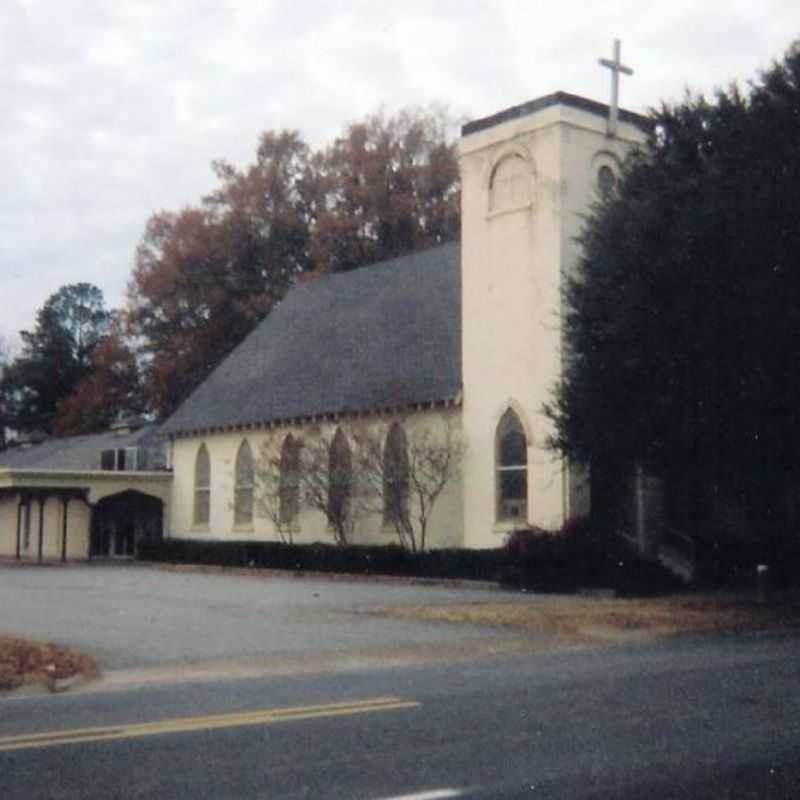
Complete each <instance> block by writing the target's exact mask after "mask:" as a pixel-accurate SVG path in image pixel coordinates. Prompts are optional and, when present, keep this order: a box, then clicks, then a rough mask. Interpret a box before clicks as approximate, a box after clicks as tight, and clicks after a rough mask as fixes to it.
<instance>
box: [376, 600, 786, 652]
mask: <svg viewBox="0 0 800 800" xmlns="http://www.w3.org/2000/svg"><path fill="white" fill-rule="evenodd" d="M371 613H375V614H380V615H382V616H388V617H394V618H400V619H412V620H425V621H430V622H450V623H461V624H473V625H496V626H503V627H509V628H514V629H517V630H521V631H525V632H529V633H532V634H546V635H550V636H552V637H556V638H561V639H569V640H591V639H595V640H604V641H615V640H616V641H629V640H632V639H646V638H654V637H661V636H676V635H680V634H699V633H725V632H744V631H760V630H780V629H786V628H790V627H800V594H798V593H792V594H780V595H778V594H775V595H773V596H772V597H771V598H770V601H769V602H768V603H764V604H762V603H759V602H758V599H757V598H756V596H755V595H754V594H732V593H731V594H728V593H725V594H716V593H714V594H712V593H696V594H689V593H687V594H680V595H672V596H667V597H653V598H643V599H635V598H634V599H630V598H625V599H622V598H606V597H582V596H549V597H548V596H542V595H539V596H532V597H531V599H530V602H528V603H525V602H523V603H491V602H490V603H485V602H480V603H467V604H460V605H442V606H416V607H410V608H409V607H406V608H377V609H373V610H372V612H371Z"/></svg>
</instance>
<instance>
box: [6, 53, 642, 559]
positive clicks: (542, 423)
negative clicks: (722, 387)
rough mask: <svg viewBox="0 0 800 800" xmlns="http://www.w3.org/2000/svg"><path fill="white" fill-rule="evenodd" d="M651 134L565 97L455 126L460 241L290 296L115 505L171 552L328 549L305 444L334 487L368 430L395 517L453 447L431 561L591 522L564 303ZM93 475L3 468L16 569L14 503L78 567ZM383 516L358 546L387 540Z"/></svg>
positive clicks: (632, 119) (323, 280) (18, 519)
mask: <svg viewBox="0 0 800 800" xmlns="http://www.w3.org/2000/svg"><path fill="white" fill-rule="evenodd" d="M616 63H617V66H619V64H618V58H617V62H616ZM615 77H616V74H615ZM648 126H649V121H648V120H647V118H645V117H643V116H640V115H638V114H635V113H632V112H629V111H625V110H622V109H618V108H617V107H616V102H615V100H614V101H612V104H611V106H607V105H605V104H602V103H598V102H595V101H593V100H588V99H586V98H583V97H578V96H575V95H571V94H566V93H563V92H558V93H555V94H551V95H547V96H545V97H540V98H538V99H536V100H533V101H531V102H528V103H525V104H523V105H519V106H515V107H513V108H508V109H506V110H504V111H500V112H499V113H497V114H494V115H492V116H489V117H485V118H482V119H477V120H474V121H472V122H469V123H468V124H466V125H464V127H463V129H462V137H461V140H460V143H459V148H458V150H459V160H460V170H461V183H462V215H461V225H462V231H461V238H460V241H459V242H454V243H449V244H444V245H441V246H439V247H436V248H433V249H430V250H426V251H422V252H418V253H414V254H412V255H408V256H404V257H401V258H397V259H394V260H392V261H388V262H385V263H382V264H377V265H372V266H368V267H363V268H361V269H357V270H354V271H352V272H348V273H337V274H332V275H324V276H320V277H316V278H314V279H312V280H308V281H305V282H302V283H300V284H299V285H297V286H296V287H295V288H293V289H292V290H291V291H290V292H289V293H288V295H287V296H286V298H285V299H284V300H283V301H282V302H281V303H280V304H279V305H278V306H277V307H276V308H275V309H274V311H273V312H272V313H271V314H270V315H269V316H268V317H267V318H266V319H265V320H264V321H263V322H261V323H260V325H259V326H258V327H257V328H256V329H255V330H254V331H253V332H252V333H251V334H250V336H248V337H247V338H246V339H245V340H244V341H243V342H242V343H241V344H240V345H239V346H238V347H237V348H236V349H235V350H234V351H233V352H232V353H231V354H230V356H229V357H228V358H227V359H226V360H225V361H223V362H222V363H221V364H220V365H219V366H218V367H217V368H216V369H215V370H214V371H213V372H212V373H211V375H210V376H209V377H208V378H207V380H206V381H205V382H204V383H202V384H201V385H200V386H199V387H198V388H197V389H196V390H195V391H194V393H193V394H192V395H191V396H190V397H189V398H188V399H187V400H186V401H185V402H184V403H183V405H182V406H181V407H180V408H179V409H178V410H177V411H176V412H175V414H174V415H173V416H172V417H171V418H170V419H168V420H167V421H166V422H165V423H164V424H163V425H162V426H161V428H160V431H159V434H160V436H161V437H162V441H163V443H164V447H165V459H166V471H164V470H157V471H153V470H148V469H145V470H144V471H142V470H137V471H136V472H135V474H134V473H131V476H130V477H131V479H132V480H134V482H135V484H136V485H135V486H134V485H133V484H131V486H130V487H126V486H123V485H122V483H120V481H122V482H123V483H124V479H125V478H126V475H125V474H124V472H120V473H119V474H115V475H114V480H115V481H116V483H115V484H114V486H115V487H116V489H115V491H117V492H118V493H119V494H120V495H123V494H125V493H126V492H131V491H133V492H134V493H135V495H136V496H137V497H140V496H145V497H153V498H155V499H156V500H157V501H158V507H159V508H160V509H161V510H162V514H163V519H162V521H161V525H160V526H159V530H160V531H163V535H164V536H168V537H174V538H189V539H230V540H251V541H258V540H270V539H276V538H279V537H280V538H287V537H289V538H291V539H292V540H293V541H295V542H311V541H332V540H333V536H334V533H333V532H332V530H331V527H330V524H329V521H328V520H326V514H325V513H323V512H322V511H320V509H319V508H317V509H313V508H309V507H306V506H305V504H303V503H301V502H300V498H299V496H298V491H299V487H298V480H297V474H296V471H297V469H298V464H299V463H300V460H299V453H300V452H301V450H302V448H303V447H304V446H307V443H308V441H309V439H310V438H311V437H317V438H319V437H321V438H322V440H324V441H326V442H328V444H329V450H330V465H331V470H332V477H331V483H330V486H333V484H334V483H335V482H336V480H337V479H336V478H335V477H333V473H334V466H335V465H337V469H336V471H335V474H337V475H341V474H342V470H344V471H345V472H346V471H347V470H348V469H350V468H351V466H352V464H351V459H352V453H353V450H354V447H355V444H356V443H355V442H354V441H353V435H354V434H353V432H354V431H356V430H364V429H369V430H370V431H372V432H373V433H376V435H378V436H379V437H381V441H382V446H383V457H384V458H385V459H388V460H391V461H392V463H394V464H397V465H400V473H399V474H404V475H405V477H404V478H403V480H402V481H400V482H398V483H397V485H394V484H393V485H391V486H389V487H388V489H387V497H389V496H395V497H396V500H397V501H398V502H399V504H400V505H402V504H412V505H413V503H414V502H416V501H415V496H414V493H413V491H411V492H410V491H409V486H408V475H407V472H406V473H403V470H406V471H407V470H408V468H409V466H408V459H409V454H410V453H411V452H412V451H413V445H414V442H417V441H432V440H434V439H436V437H439V439H440V440H447V441H452V442H454V443H457V446H456V445H455V444H454V452H455V453H456V454H457V456H458V462H459V463H458V469H457V470H456V471H455V472H454V475H453V476H452V478H451V479H450V480H449V481H448V482H447V485H446V486H445V488H444V490H443V492H442V494H441V496H440V497H439V498H438V499H437V502H436V504H435V506H434V507H433V510H432V514H431V516H430V520H429V524H428V534H427V546H428V547H433V548H435V547H467V548H483V547H496V546H500V545H502V544H503V542H504V541H505V539H506V537H507V536H508V534H509V533H510V532H511V531H513V530H515V529H517V528H523V527H526V526H537V527H540V528H544V529H547V530H558V529H559V528H560V527H561V526H562V525H563V523H564V522H565V521H566V520H568V519H569V518H571V517H577V516H582V515H585V514H587V513H588V511H589V492H588V480H587V473H586V471H585V470H582V469H580V468H577V467H575V466H573V465H571V464H568V463H566V462H565V461H564V460H563V459H562V458H561V457H560V455H559V454H557V453H555V452H553V451H551V450H549V449H548V448H547V446H546V443H547V440H548V436H549V434H550V432H551V428H550V423H549V422H548V420H547V419H546V417H545V416H544V415H543V413H542V407H543V404H544V403H546V402H547V401H548V400H549V399H550V392H551V391H552V389H553V387H554V385H555V383H556V381H557V380H558V378H559V376H560V375H561V370H562V366H563V359H564V351H563V346H562V329H561V319H562V308H561V304H562V287H563V282H564V278H565V276H567V275H569V274H570V272H571V271H572V270H573V269H574V268H575V265H576V263H577V259H578V250H577V247H578V245H577V243H576V237H577V236H578V234H579V233H580V230H581V226H582V222H583V219H584V216H585V215H586V213H587V212H588V211H589V209H590V206H591V205H592V203H593V202H594V201H595V200H596V199H597V198H598V196H599V193H602V192H606V191H609V190H610V189H613V186H614V184H615V181H616V179H617V176H618V174H619V172H620V168H621V164H622V161H623V160H624V158H625V156H626V154H627V153H628V152H629V150H630V149H631V148H632V147H634V146H636V145H639V144H641V143H643V142H644V140H645V138H646V132H647V130H648ZM42 446H43V445H38V447H42ZM34 447H37V446H34ZM266 452H272V453H276V454H277V458H278V462H277V463H278V464H279V466H280V469H281V470H282V471H283V474H282V476H281V478H280V481H281V486H280V503H281V509H280V510H279V516H278V517H275V516H274V515H272V517H271V516H270V515H269V514H264V513H261V512H262V508H261V504H260V502H259V496H258V495H259V475H260V473H261V471H262V470H263V466H264V458H265V456H264V454H265V453H266ZM9 453H11V451H9ZM4 457H5V460H4ZM9 458H10V459H11V460H12V461H13V460H14V458H16V459H17V462H16V464H12V463H10V462H9V463H6V462H7V461H8V459H9ZM99 458H100V454H99V453H98V459H99ZM98 459H95V462H94V463H93V464H89V463H88V462H87V463H85V464H83V466H81V467H80V468H77V467H69V470H67V467H59V466H58V465H54V466H53V467H52V468H51V469H49V470H42V469H41V467H38V468H37V470H36V475H34V474H33V472H31V474H30V475H26V469H25V466H24V461H25V460H24V459H20V457H19V456H13V454H12V455H10V456H9V455H7V454H0V526H2V527H3V530H0V556H12V557H13V556H14V555H15V554H16V556H17V557H20V547H21V544H20V541H21V539H20V537H21V533H20V531H22V533H23V535H22V540H23V543H24V542H25V541H27V540H26V539H25V535H24V532H25V530H26V528H25V525H26V522H25V520H26V519H27V518H25V517H24V516H23V515H22V512H21V511H20V509H21V508H22V507H23V499H26V502H28V507H30V504H29V501H30V498H31V497H34V496H35V497H36V498H40V497H43V496H44V497H49V496H50V495H48V494H47V491H50V492H51V494H52V492H53V491H55V489H58V490H59V491H57V492H55V494H53V496H54V497H57V501H54V502H58V503H61V504H62V505H63V509H64V511H63V512H61V514H60V516H59V515H57V514H55V512H53V514H52V515H51V516H52V524H53V526H55V527H54V530H53V531H52V532H50V531H49V530H47V529H46V525H50V517H49V516H48V515H47V514H46V513H45V511H46V509H45V506H44V504H43V503H42V504H40V505H39V506H38V511H37V510H36V508H37V507H34V512H33V513H38V517H37V519H38V520H39V521H40V522H37V523H35V524H36V525H39V528H37V536H36V537H34V538H35V539H36V541H37V542H42V541H43V542H44V543H45V544H44V548H45V550H46V551H48V552H53V553H57V552H61V550H62V546H63V553H64V554H65V557H70V558H80V557H86V556H87V555H88V554H89V550H90V544H91V542H92V536H93V534H92V531H93V530H94V531H95V533H94V536H95V538H97V536H98V535H99V534H98V533H97V530H98V528H97V522H96V521H95V522H93V521H92V520H93V518H94V515H95V513H96V512H97V511H98V505H96V504H95V505H93V499H92V498H93V497H94V496H95V495H96V496H97V498H100V497H106V496H107V494H106V493H104V492H99V493H98V492H97V491H93V490H92V489H91V487H92V486H94V485H95V484H97V481H95V483H92V481H93V480H94V479H95V478H96V477H97V476H96V473H97V472H98V471H100V470H99V466H100V462H99V460H98ZM31 463H33V462H31ZM65 463H66V462H65ZM59 470H61V472H62V473H65V472H67V471H68V472H69V476H66V475H64V474H61V475H60V474H59ZM68 478H69V479H68ZM51 484H52V487H51ZM117 484H119V485H117ZM104 485H105V484H104ZM330 486H329V488H330ZM48 487H51V488H48ZM53 487H54V488H53ZM73 489H75V491H72V490H73ZM23 490H24V491H23ZM33 490H36V491H33ZM68 490H69V491H68ZM25 492H27V494H25ZM31 492H33V494H31ZM65 492H66V494H65ZM43 493H44V494H43ZM398 493H399V495H401V496H399V497H397V495H398ZM404 494H405V496H402V495H404ZM126 496H130V495H126ZM65 498H66V502H65ZM386 502H387V501H386V498H384V504H385V506H384V509H383V513H381V510H380V509H376V510H375V513H373V514H372V515H366V516H364V517H362V518H361V519H360V520H359V521H358V524H357V525H356V526H355V528H354V529H353V530H352V532H351V535H350V537H349V540H350V541H352V542H354V543H367V542H369V543H389V542H396V541H397V530H396V527H395V526H393V525H392V524H390V523H391V522H392V519H391V517H392V513H393V512H392V509H391V508H388V507H387V506H386ZM67 503H72V504H73V506H74V508H75V509H76V510H74V511H73V513H72V517H71V520H72V521H71V523H70V524H72V525H73V526H74V525H78V526H80V525H83V526H84V528H85V530H82V531H76V532H75V533H73V534H72V537H71V539H70V542H71V544H69V546H68V547H67V546H66V545H64V544H63V541H62V536H63V537H64V538H65V537H66V523H65V513H66V509H67ZM139 505H141V504H139ZM145 506H147V504H145ZM137 507H138V506H137ZM148 507H149V506H148ZM410 510H412V511H413V509H410ZM27 513H29V514H30V513H31V512H30V511H28V512H27ZM136 513H140V512H138V511H137V512H136ZM45 523H46V525H45ZM27 524H28V526H29V525H30V522H28V523H27ZM93 525H94V527H93ZM20 526H22V527H20ZM59 526H61V527H59ZM62 527H63V530H62V529H61V528H62ZM6 528H7V529H8V530H6ZM37 537H38V538H37ZM48 542H51V544H49V545H48V544H47V543H48ZM58 542H61V544H60V545H59V544H57V543H58ZM78 543H81V544H80V545H79V544H78ZM94 546H95V547H97V548H99V549H100V550H103V548H105V549H106V550H107V549H108V547H109V545H108V543H107V542H100V541H99V540H98V542H97V543H96V544H95V545H94ZM115 546H118V547H122V548H123V550H124V548H125V546H126V545H125V544H124V543H123V544H120V545H113V546H112V549H113V547H115ZM48 547H49V548H50V549H49V550H48ZM35 549H36V548H34V551H35ZM38 551H39V555H40V557H41V552H42V545H41V544H38ZM22 557H25V556H24V554H23V555H22ZM31 557H34V555H33V553H32V554H31Z"/></svg>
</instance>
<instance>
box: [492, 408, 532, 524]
mask: <svg viewBox="0 0 800 800" xmlns="http://www.w3.org/2000/svg"><path fill="white" fill-rule="evenodd" d="M495 464H496V471H497V519H498V520H500V521H507V522H510V521H514V520H519V521H520V522H525V521H526V520H527V518H528V441H527V439H526V438H525V430H524V428H523V427H522V423H521V422H520V419H519V417H518V416H517V414H516V413H515V412H514V410H513V409H511V408H509V409H508V411H506V413H505V414H503V416H502V418H501V419H500V422H499V424H498V425H497V433H496V435H495Z"/></svg>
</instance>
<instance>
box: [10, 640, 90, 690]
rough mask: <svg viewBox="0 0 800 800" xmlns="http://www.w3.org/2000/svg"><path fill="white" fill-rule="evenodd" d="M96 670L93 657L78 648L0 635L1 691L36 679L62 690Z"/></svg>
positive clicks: (33, 682) (50, 687) (27, 683)
mask: <svg viewBox="0 0 800 800" xmlns="http://www.w3.org/2000/svg"><path fill="white" fill-rule="evenodd" d="M97 674H98V670H97V664H96V663H95V661H94V659H93V658H90V657H89V656H85V655H83V654H82V653H78V652H76V651H75V650H70V649H68V648H66V647H61V646H60V645H57V644H52V643H50V642H32V641H29V640H27V639H17V638H14V637H10V636H0V692H1V691H8V690H10V689H16V688H17V687H19V686H23V685H30V684H37V683H40V684H43V685H45V686H47V687H48V688H49V689H50V690H51V691H59V690H61V689H62V688H65V687H66V686H67V685H69V683H70V682H71V681H73V680H75V679H78V678H92V677H95V676H96V675H97Z"/></svg>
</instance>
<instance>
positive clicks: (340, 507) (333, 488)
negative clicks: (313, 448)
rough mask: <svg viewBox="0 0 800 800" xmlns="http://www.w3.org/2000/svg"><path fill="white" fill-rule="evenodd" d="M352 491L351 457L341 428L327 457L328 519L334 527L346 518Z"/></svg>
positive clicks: (337, 431) (337, 430)
mask: <svg viewBox="0 0 800 800" xmlns="http://www.w3.org/2000/svg"><path fill="white" fill-rule="evenodd" d="M352 491H353V459H352V456H351V454H350V445H349V444H348V443H347V437H346V436H345V435H344V433H342V429H341V428H337V429H336V435H335V436H334V437H333V441H332V442H331V447H330V453H329V458H328V520H329V521H330V522H331V524H332V525H334V527H338V523H339V522H341V521H344V520H346V519H347V516H348V513H349V506H350V496H351V494H352Z"/></svg>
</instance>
